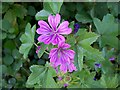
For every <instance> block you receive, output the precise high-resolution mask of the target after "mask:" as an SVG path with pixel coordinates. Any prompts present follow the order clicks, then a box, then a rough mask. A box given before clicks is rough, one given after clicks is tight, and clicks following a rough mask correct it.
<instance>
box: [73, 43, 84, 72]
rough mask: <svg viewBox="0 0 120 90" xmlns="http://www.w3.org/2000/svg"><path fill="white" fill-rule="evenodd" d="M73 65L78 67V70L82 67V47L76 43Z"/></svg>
mask: <svg viewBox="0 0 120 90" xmlns="http://www.w3.org/2000/svg"><path fill="white" fill-rule="evenodd" d="M74 50H75V58H74V61H75V66H76V67H77V68H78V70H80V71H81V70H82V68H83V49H82V48H81V47H79V46H78V45H75V48H74Z"/></svg>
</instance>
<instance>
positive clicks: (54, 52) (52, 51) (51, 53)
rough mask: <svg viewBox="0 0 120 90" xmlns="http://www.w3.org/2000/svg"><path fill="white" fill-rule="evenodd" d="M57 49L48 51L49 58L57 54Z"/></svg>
mask: <svg viewBox="0 0 120 90" xmlns="http://www.w3.org/2000/svg"><path fill="white" fill-rule="evenodd" d="M57 51H58V49H57V48H53V49H51V50H50V54H49V58H50V57H52V56H53V55H55V54H57Z"/></svg>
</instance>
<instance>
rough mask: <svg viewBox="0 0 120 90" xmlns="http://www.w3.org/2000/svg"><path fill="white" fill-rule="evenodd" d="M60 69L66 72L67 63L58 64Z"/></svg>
mask: <svg viewBox="0 0 120 90" xmlns="http://www.w3.org/2000/svg"><path fill="white" fill-rule="evenodd" d="M60 70H61V71H63V72H64V73H66V72H67V65H65V64H62V65H61V66H60Z"/></svg>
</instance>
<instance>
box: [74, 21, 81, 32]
mask: <svg viewBox="0 0 120 90" xmlns="http://www.w3.org/2000/svg"><path fill="white" fill-rule="evenodd" d="M79 28H80V25H79V24H78V23H75V24H74V33H77V32H78V29H79Z"/></svg>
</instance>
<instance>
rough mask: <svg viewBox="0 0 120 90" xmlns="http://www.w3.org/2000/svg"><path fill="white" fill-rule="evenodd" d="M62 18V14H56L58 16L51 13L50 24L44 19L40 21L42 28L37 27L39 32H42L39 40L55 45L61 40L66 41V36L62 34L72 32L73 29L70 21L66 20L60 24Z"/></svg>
mask: <svg viewBox="0 0 120 90" xmlns="http://www.w3.org/2000/svg"><path fill="white" fill-rule="evenodd" d="M60 19H61V17H60V15H59V14H56V16H52V15H49V17H48V22H49V25H48V24H47V23H46V22H45V21H43V20H40V21H38V24H39V26H40V28H38V29H37V33H38V34H42V35H41V36H39V37H38V41H39V42H44V43H45V44H50V43H52V44H53V45H56V44H58V43H59V42H61V41H63V42H64V41H65V38H64V37H63V36H62V35H63V34H70V33H71V32H72V29H71V28H69V27H68V25H69V22H68V21H64V22H62V23H61V24H60V25H58V24H59V23H60Z"/></svg>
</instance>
